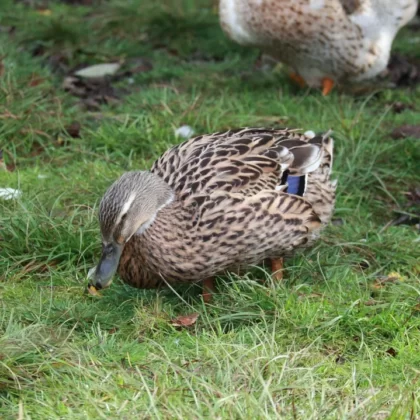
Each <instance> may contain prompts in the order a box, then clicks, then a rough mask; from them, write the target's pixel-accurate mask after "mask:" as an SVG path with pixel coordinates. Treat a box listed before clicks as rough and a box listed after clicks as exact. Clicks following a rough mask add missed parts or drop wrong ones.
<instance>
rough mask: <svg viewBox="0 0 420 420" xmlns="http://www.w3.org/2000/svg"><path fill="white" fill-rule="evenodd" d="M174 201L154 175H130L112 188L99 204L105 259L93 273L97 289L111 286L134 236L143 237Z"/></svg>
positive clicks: (162, 181)
mask: <svg viewBox="0 0 420 420" xmlns="http://www.w3.org/2000/svg"><path fill="white" fill-rule="evenodd" d="M173 198H174V193H173V191H172V189H171V188H170V187H169V185H168V184H167V183H166V182H165V181H164V180H163V179H161V178H160V177H158V176H157V175H155V174H152V173H151V172H146V171H138V172H127V173H125V174H124V175H123V176H122V177H121V178H120V179H118V180H117V181H116V182H114V184H112V185H111V187H110V188H109V189H108V191H107V192H106V193H105V195H104V196H103V198H102V201H101V204H100V205H99V223H100V227H101V234H102V256H101V260H100V261H99V264H98V265H97V266H96V267H95V268H94V269H93V270H91V272H90V273H89V278H90V282H91V284H92V285H93V286H95V287H96V288H97V289H103V288H105V287H107V286H109V285H110V284H111V281H112V277H113V275H114V274H115V272H116V271H117V268H118V263H119V260H120V256H121V253H122V251H123V248H124V245H125V244H126V243H127V242H128V241H129V239H130V238H131V237H132V236H133V235H134V234H142V233H143V232H144V231H145V230H146V229H147V228H148V227H149V226H150V225H151V224H152V223H153V221H154V219H155V217H156V214H157V213H158V211H159V210H161V209H162V208H163V207H165V206H166V205H167V204H169V203H170V202H171V201H172V200H173Z"/></svg>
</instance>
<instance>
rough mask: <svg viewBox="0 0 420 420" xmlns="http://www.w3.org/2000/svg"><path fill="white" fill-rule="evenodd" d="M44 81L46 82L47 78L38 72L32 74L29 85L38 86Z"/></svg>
mask: <svg viewBox="0 0 420 420" xmlns="http://www.w3.org/2000/svg"><path fill="white" fill-rule="evenodd" d="M44 82H45V79H44V78H43V77H40V76H38V75H36V74H33V75H32V76H31V80H29V86H30V87H35V86H38V85H40V84H42V83H44Z"/></svg>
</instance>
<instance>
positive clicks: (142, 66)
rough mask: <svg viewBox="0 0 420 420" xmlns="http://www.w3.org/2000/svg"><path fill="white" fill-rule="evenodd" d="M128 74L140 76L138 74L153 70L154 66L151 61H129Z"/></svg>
mask: <svg viewBox="0 0 420 420" xmlns="http://www.w3.org/2000/svg"><path fill="white" fill-rule="evenodd" d="M127 64H128V66H129V69H128V73H129V75H133V74H138V73H145V72H148V71H151V70H153V64H152V62H151V61H150V60H148V59H146V58H143V57H138V58H133V59H130V60H128V63H127Z"/></svg>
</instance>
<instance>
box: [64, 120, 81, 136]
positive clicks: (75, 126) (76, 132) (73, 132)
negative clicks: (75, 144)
mask: <svg viewBox="0 0 420 420" xmlns="http://www.w3.org/2000/svg"><path fill="white" fill-rule="evenodd" d="M81 127H82V126H81V125H80V123H79V122H77V121H73V122H72V123H71V124H70V125H69V126H67V127H66V128H65V130H66V131H67V134H68V135H69V136H70V137H73V138H79V137H80V129H81Z"/></svg>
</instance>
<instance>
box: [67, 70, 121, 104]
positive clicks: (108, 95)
mask: <svg viewBox="0 0 420 420" xmlns="http://www.w3.org/2000/svg"><path fill="white" fill-rule="evenodd" d="M63 88H64V90H65V91H67V92H69V93H70V94H71V95H73V96H77V97H78V98H81V102H82V104H83V105H85V107H86V108H87V109H89V110H98V109H99V108H100V106H101V105H102V104H108V105H112V104H113V103H117V102H118V101H119V96H120V93H121V91H117V90H116V89H114V88H113V87H112V85H111V81H110V80H108V79H106V78H104V79H83V78H80V77H74V76H68V77H66V78H65V79H64V81H63Z"/></svg>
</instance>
